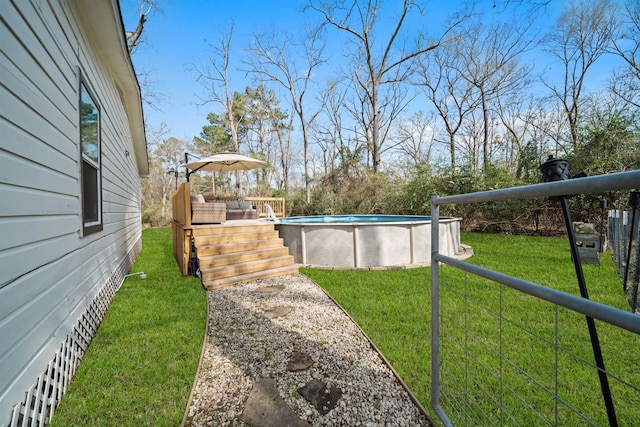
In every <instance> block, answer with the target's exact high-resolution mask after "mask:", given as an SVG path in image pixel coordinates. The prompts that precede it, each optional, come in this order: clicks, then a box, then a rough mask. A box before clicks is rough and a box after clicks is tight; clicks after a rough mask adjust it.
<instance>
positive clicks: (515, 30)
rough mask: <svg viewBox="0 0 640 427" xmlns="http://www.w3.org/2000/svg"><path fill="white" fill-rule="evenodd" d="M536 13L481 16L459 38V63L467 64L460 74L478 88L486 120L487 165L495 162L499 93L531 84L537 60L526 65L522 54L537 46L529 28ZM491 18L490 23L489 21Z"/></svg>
mask: <svg viewBox="0 0 640 427" xmlns="http://www.w3.org/2000/svg"><path fill="white" fill-rule="evenodd" d="M532 16H533V15H531V14H530V13H529V14H528V15H527V16H522V15H511V14H509V17H508V18H507V20H506V21H497V22H493V23H491V18H494V19H495V18H497V16H493V17H487V16H484V17H480V18H479V19H475V20H473V21H469V22H470V23H469V25H468V26H466V28H465V29H464V30H463V31H462V32H461V33H460V34H459V37H458V38H457V40H456V42H455V46H456V47H457V52H456V56H458V57H460V58H463V59H462V60H461V61H460V62H458V63H456V64H459V65H461V66H462V67H463V68H462V69H461V70H460V75H461V76H462V77H463V78H464V79H466V80H467V81H468V82H469V83H470V84H471V85H472V86H473V88H474V91H475V94H474V96H475V97H477V99H478V106H479V108H480V110H481V116H480V117H481V121H482V123H481V124H480V126H477V128H479V129H481V130H482V157H483V159H482V164H483V169H484V168H486V167H487V166H488V165H489V164H490V163H491V155H490V151H491V145H492V142H493V138H492V134H493V128H492V115H493V114H494V113H493V112H494V111H496V110H497V105H496V101H497V98H498V97H502V98H505V97H506V96H508V95H513V94H521V93H522V91H523V90H524V88H525V87H526V86H527V84H528V82H529V80H528V77H527V76H528V75H529V73H530V71H531V70H532V68H533V64H530V65H522V64H521V63H519V57H520V56H521V55H522V54H523V53H525V52H527V51H528V50H530V49H531V48H532V47H533V38H532V37H530V35H529V32H530V29H531V27H532V23H533V20H532V19H531V18H532ZM488 22H489V23H488Z"/></svg>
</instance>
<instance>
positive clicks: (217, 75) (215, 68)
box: [194, 23, 243, 194]
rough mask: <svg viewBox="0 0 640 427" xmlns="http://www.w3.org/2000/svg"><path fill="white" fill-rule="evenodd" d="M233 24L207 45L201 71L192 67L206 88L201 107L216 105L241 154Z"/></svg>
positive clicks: (239, 191)
mask: <svg viewBox="0 0 640 427" xmlns="http://www.w3.org/2000/svg"><path fill="white" fill-rule="evenodd" d="M233 29H234V25H233V23H232V24H231V26H230V27H229V29H228V30H226V31H223V32H221V33H220V37H219V39H218V42H219V44H218V45H210V48H211V53H212V55H211V56H209V57H208V64H207V65H206V66H205V67H204V68H202V69H201V68H198V67H194V70H195V71H196V73H197V74H198V77H197V81H202V82H203V85H204V86H205V87H206V88H207V93H208V96H207V97H205V98H202V97H201V98H200V99H201V100H202V102H203V104H208V103H215V104H218V105H219V106H220V107H221V108H222V110H223V111H224V114H225V116H226V125H227V126H228V128H229V130H230V131H231V143H232V145H233V149H234V150H235V151H236V152H238V153H239V152H240V139H239V128H240V126H241V125H242V122H243V118H242V114H238V109H239V108H238V105H236V104H237V101H238V97H237V96H235V95H236V94H234V93H232V90H231V77H230V74H229V71H230V66H231V65H230V58H231V41H232V38H233ZM236 192H237V194H242V179H241V176H240V172H239V171H237V172H236Z"/></svg>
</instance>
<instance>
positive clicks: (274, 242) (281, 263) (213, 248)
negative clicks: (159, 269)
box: [193, 221, 298, 289]
mask: <svg viewBox="0 0 640 427" xmlns="http://www.w3.org/2000/svg"><path fill="white" fill-rule="evenodd" d="M193 236H194V243H195V246H196V250H197V254H198V261H199V266H200V272H201V274H202V284H203V286H204V287H205V288H206V289H218V288H221V287H224V286H229V285H233V284H235V283H240V282H247V281H251V280H257V279H261V278H267V277H273V276H279V275H284V274H295V273H298V265H297V264H295V259H294V257H293V256H291V255H289V249H288V248H287V247H286V246H284V241H283V240H282V239H281V238H280V236H279V233H278V231H277V230H276V229H275V227H274V225H273V224H272V223H256V222H249V221H246V222H245V221H242V222H240V221H238V222H237V223H233V222H231V223H230V222H229V221H227V222H226V223H224V224H211V225H206V226H197V227H194V228H193Z"/></svg>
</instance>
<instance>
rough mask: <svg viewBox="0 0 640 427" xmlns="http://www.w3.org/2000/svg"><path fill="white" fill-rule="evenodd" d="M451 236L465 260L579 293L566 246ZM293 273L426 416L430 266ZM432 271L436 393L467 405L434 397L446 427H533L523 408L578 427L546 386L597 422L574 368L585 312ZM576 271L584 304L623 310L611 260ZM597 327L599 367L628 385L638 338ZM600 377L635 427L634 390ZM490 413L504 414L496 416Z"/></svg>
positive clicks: (585, 339)
mask: <svg viewBox="0 0 640 427" xmlns="http://www.w3.org/2000/svg"><path fill="white" fill-rule="evenodd" d="M462 239H463V242H464V243H467V244H469V245H471V246H472V247H473V248H474V250H475V256H474V257H473V258H470V259H469V260H468V261H469V262H471V263H474V264H477V265H481V266H483V267H487V268H492V269H496V270H498V271H501V272H503V273H507V274H510V275H513V276H516V277H520V278H523V279H526V280H530V281H533V282H536V283H540V284H544V285H546V286H549V287H553V288H556V289H559V290H562V291H564V292H568V293H572V294H575V295H579V290H578V284H577V280H576V278H575V270H574V268H573V264H572V262H571V257H570V253H569V248H568V242H567V240H566V239H559V238H548V237H546V238H542V237H525V236H503V235H489V234H473V233H472V234H463V238H462ZM301 271H302V272H303V273H304V274H306V275H308V276H309V277H311V278H312V279H313V280H314V281H316V282H317V283H318V284H320V286H322V287H323V288H324V289H325V290H327V292H329V294H331V295H332V296H333V297H334V298H335V299H336V300H337V301H338V302H339V303H340V304H341V305H342V306H343V307H344V308H345V309H346V310H347V311H348V312H349V313H350V314H351V315H352V317H353V318H354V319H355V320H356V322H357V323H358V324H359V325H360V326H361V327H362V328H363V330H364V331H365V332H366V333H367V335H369V337H370V338H371V339H372V341H373V342H374V343H375V344H376V346H377V347H378V348H379V349H380V350H381V351H382V353H383V354H384V355H385V356H386V357H387V359H388V360H389V361H390V363H391V364H392V365H393V366H394V368H395V369H396V370H397V371H398V373H399V374H400V375H401V376H402V377H403V379H404V380H405V381H406V382H407V384H408V385H409V387H410V388H411V390H412V391H413V392H414V393H415V394H416V395H417V397H418V398H419V400H420V401H421V402H422V404H423V405H424V406H425V408H429V407H430V403H429V390H430V371H429V369H430V338H431V333H430V326H429V324H430V269H429V268H421V269H413V270H388V271H336V270H319V269H303V270H301ZM441 272H442V275H441V327H440V335H441V354H442V358H441V369H442V373H443V375H445V376H446V380H445V381H443V384H445V385H443V388H442V389H443V392H445V393H447V395H448V396H456V394H457V395H458V396H460V395H464V394H468V395H470V396H473V398H472V400H473V401H474V403H473V405H472V407H471V408H467V409H462V408H461V407H460V406H459V405H460V399H459V398H458V399H456V398H450V399H448V400H445V401H443V406H444V407H445V408H446V410H447V411H448V413H450V414H453V415H454V416H453V417H452V418H453V420H454V424H463V423H467V424H474V425H475V424H478V425H479V424H491V423H496V424H499V423H500V422H506V423H507V424H511V423H516V422H518V423H520V424H521V425H535V424H539V423H540V419H539V418H537V416H533V414H532V411H531V410H529V407H530V408H533V411H535V412H537V413H538V414H539V415H538V416H540V417H544V418H546V419H547V420H549V421H550V422H551V423H555V415H556V413H557V414H558V416H559V419H560V420H562V423H563V424H565V423H566V425H582V424H583V423H584V420H581V419H580V418H579V417H578V416H576V415H575V413H573V412H572V411H568V410H567V409H566V407H564V406H563V405H562V404H560V405H558V410H557V412H556V411H555V407H556V406H555V405H556V403H557V402H556V401H555V399H554V398H553V397H552V395H553V394H554V393H555V391H556V390H557V394H558V395H559V396H560V397H561V398H562V399H565V400H566V401H567V402H568V403H569V404H571V405H574V406H575V407H576V408H578V409H579V410H580V411H582V412H584V413H585V415H586V416H587V417H589V418H591V419H593V420H595V421H596V422H598V423H599V424H608V423H607V418H606V413H605V411H604V409H603V405H602V398H601V394H600V385H599V382H598V377H597V373H596V372H595V371H594V369H593V368H592V367H590V366H588V365H587V364H586V363H583V362H582V361H581V359H583V360H584V361H587V362H590V363H592V361H593V353H592V349H591V344H590V341H589V336H588V333H587V326H586V321H585V318H584V316H581V315H576V314H573V313H571V312H569V311H568V310H565V309H562V308H559V309H558V310H557V311H556V310H555V308H554V307H553V306H551V305H550V304H547V303H544V302H541V301H538V300H536V299H535V298H532V297H529V296H526V295H522V294H519V293H518V292H516V291H512V290H509V289H502V290H501V289H500V287H499V286H496V285H494V284H491V283H490V282H488V281H485V280H482V279H478V278H476V277H473V276H471V275H468V274H466V273H463V272H460V271H458V270H456V269H454V268H451V267H448V266H443V267H442V268H441ZM584 272H585V278H586V282H587V286H588V287H589V292H590V297H591V299H592V300H595V301H599V302H602V303H605V304H608V305H612V306H615V307H618V308H621V309H623V310H628V309H629V307H628V305H627V302H626V299H625V296H624V294H623V292H622V286H621V281H620V279H619V277H618V275H617V273H616V271H615V267H614V265H613V262H612V260H611V256H610V254H601V265H600V266H593V265H585V266H584ZM556 316H557V319H558V334H557V342H556V334H555V331H556V329H555V324H556V323H555V319H556ZM596 323H597V327H598V333H599V337H600V341H601V344H602V352H603V355H604V359H605V366H606V368H607V370H608V371H610V372H613V373H614V374H615V375H617V376H619V378H622V379H623V380H626V381H629V382H632V383H633V384H634V386H635V387H636V388H637V387H639V386H640V368H639V367H638V363H637V355H638V354H639V353H640V345H639V343H638V337H637V336H636V335H635V334H631V333H627V332H621V331H620V330H618V329H617V328H614V327H610V326H608V325H606V324H603V323H602V322H596ZM556 344H557V345H556ZM464 349H466V351H465V350H464ZM556 350H557V351H556ZM500 353H502V355H503V357H502V358H501V357H499V356H498V354H500ZM556 357H557V358H558V365H557V366H558V371H557V373H556V370H555V369H556V365H555V358H556ZM523 371H524V372H523ZM525 373H526V374H525ZM556 374H557V377H556ZM527 375H528V376H530V377H531V378H529V377H527ZM556 378H557V381H556ZM501 380H502V381H501ZM610 381H611V388H612V394H613V397H614V401H615V403H616V410H617V415H618V421H619V424H620V425H638V424H639V423H640V411H638V408H640V393H639V392H638V391H637V390H634V389H633V388H630V387H627V386H625V385H623V384H621V383H620V382H618V381H615V380H610ZM545 387H546V388H547V390H549V392H545V391H544V388H545ZM523 398H524V399H525V400H526V403H525V402H523V401H522V399H523ZM492 399H496V401H497V402H501V403H496V402H494V401H492ZM500 405H502V406H503V407H504V408H506V409H507V412H508V414H505V413H502V414H500V413H499V412H498V411H495V407H496V406H500ZM463 413H464V414H465V415H462V414H463ZM500 417H505V418H502V419H501V418H500ZM508 417H512V418H508Z"/></svg>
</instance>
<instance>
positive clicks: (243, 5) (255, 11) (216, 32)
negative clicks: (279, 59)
mask: <svg viewBox="0 0 640 427" xmlns="http://www.w3.org/2000/svg"><path fill="white" fill-rule="evenodd" d="M137 4H138V1H137V0H122V1H121V6H120V7H121V10H122V15H123V20H124V25H125V29H126V30H127V31H130V30H132V29H134V28H135V26H136V24H137V20H138V7H137ZM298 4H299V6H297V5H298ZM160 5H161V7H162V9H163V12H162V14H157V13H156V14H154V15H153V16H151V17H150V18H149V20H148V21H147V23H146V25H145V30H144V41H143V43H142V44H141V45H140V46H139V47H138V50H137V51H136V52H135V53H134V56H133V61H134V64H135V67H136V71H137V72H139V73H140V72H149V73H150V77H149V78H150V80H151V81H152V82H153V86H154V90H155V91H156V92H158V93H159V94H160V95H161V96H162V97H163V98H164V101H163V102H161V103H160V105H159V106H160V108H161V111H154V110H153V109H150V108H145V116H146V121H147V122H148V125H150V126H151V127H152V128H153V127H157V126H159V124H160V123H161V122H163V121H164V122H165V123H166V124H167V125H168V126H169V128H170V130H171V135H172V136H175V137H177V138H180V139H185V140H187V141H189V140H191V139H192V138H193V136H196V135H199V133H200V131H201V129H202V126H204V125H206V124H208V123H207V120H206V116H207V114H208V113H209V112H211V111H213V110H217V109H218V107H217V106H213V105H208V106H204V107H200V106H198V105H197V104H198V103H200V102H201V101H200V100H199V99H198V96H197V95H198V93H202V91H203V88H202V85H201V84H200V83H198V82H196V81H195V80H196V78H197V74H196V72H194V71H190V69H191V68H193V66H194V65H195V66H197V67H202V66H203V64H205V63H206V61H207V58H208V56H209V53H210V48H209V44H217V43H218V40H219V37H220V33H221V31H225V32H226V31H227V30H228V28H229V26H230V24H231V23H232V22H233V24H234V37H233V41H232V44H233V47H234V48H235V53H234V54H233V55H234V57H235V58H236V60H240V59H242V57H243V55H244V54H243V51H242V50H243V48H244V46H247V45H248V42H249V41H250V40H251V38H252V36H253V35H254V34H256V33H259V32H263V31H266V30H268V29H270V28H271V27H275V28H290V29H293V28H294V26H297V25H299V24H300V23H301V22H302V21H304V20H305V19H306V17H305V16H304V15H303V14H302V13H301V12H300V8H301V6H302V5H303V2H299V1H286V0H275V1H274V0H272V1H255V0H232V1H228V0H209V1H197V2H196V1H186V0H173V1H171V0H169V1H164V2H163V1H161V2H160ZM234 82H235V86H236V89H235V90H238V91H242V90H244V87H245V86H247V85H249V84H250V82H249V81H248V80H245V79H244V73H241V72H237V75H235V76H233V77H232V83H234Z"/></svg>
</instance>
